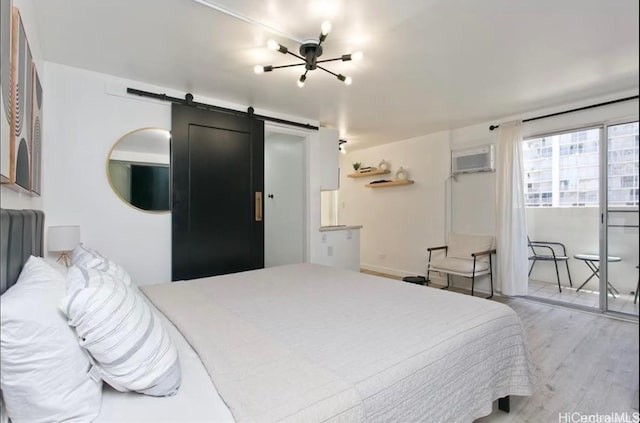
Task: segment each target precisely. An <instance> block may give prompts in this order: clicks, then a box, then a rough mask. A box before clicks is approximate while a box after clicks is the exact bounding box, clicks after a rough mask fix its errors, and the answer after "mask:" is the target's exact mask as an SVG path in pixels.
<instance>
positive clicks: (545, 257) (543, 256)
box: [529, 254, 569, 261]
mask: <svg viewBox="0 0 640 423" xmlns="http://www.w3.org/2000/svg"><path fill="white" fill-rule="evenodd" d="M529 260H558V261H563V260H569V257H567V256H556V257H555V258H554V257H553V256H552V255H549V254H536V255H534V256H530V257H529Z"/></svg>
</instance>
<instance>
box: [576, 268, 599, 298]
mask: <svg viewBox="0 0 640 423" xmlns="http://www.w3.org/2000/svg"><path fill="white" fill-rule="evenodd" d="M585 263H587V267H588V268H589V269H590V270H591V272H592V274H591V276H589V277H588V278H587V280H586V281H584V282H583V283H582V285H580V286H579V287H578V289H576V292H578V291H580V290H581V289H582V288H583V287H584V286H585V285H586V284H588V283H589V281H590V280H591V279H593V277H594V276H598V275H597V271H598V270H597V269H596V270H594V269H593V268H592V267H591V265H590V264H589V263H590V262H589V261H586V260H585Z"/></svg>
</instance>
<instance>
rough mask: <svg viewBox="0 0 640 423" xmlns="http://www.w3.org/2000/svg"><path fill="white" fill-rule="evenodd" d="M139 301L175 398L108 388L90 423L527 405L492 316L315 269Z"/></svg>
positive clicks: (165, 286)
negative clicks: (164, 358) (161, 339)
mask: <svg viewBox="0 0 640 423" xmlns="http://www.w3.org/2000/svg"><path fill="white" fill-rule="evenodd" d="M3 219H4V218H3ZM3 222H4V220H3ZM35 223H37V222H35ZM40 224H41V223H40ZM3 225H4V223H3ZM40 231H41V229H40ZM22 232H23V233H25V231H24V230H23V231H22ZM3 233H4V231H3ZM3 238H4V235H3ZM3 242H5V241H4V240H3ZM7 247H8V250H7V251H9V254H10V255H11V252H10V251H11V248H12V247H11V245H7ZM40 248H41V247H40ZM20 249H21V250H24V245H22V244H21V247H20ZM3 250H4V249H3ZM36 250H37V249H36ZM34 252H36V253H37V252H38V251H35V250H34ZM40 252H41V249H40ZM12 260H15V258H13V259H12ZM18 261H19V260H18ZM3 263H5V258H4V257H3ZM4 269H5V267H4V264H3V278H4V277H5V276H4ZM159 282H160V281H159ZM7 284H10V280H9V281H7ZM141 290H142V291H143V293H144V294H145V295H146V297H147V298H148V299H149V301H150V302H151V303H152V304H153V306H154V307H155V308H156V309H157V310H158V312H159V313H161V315H162V319H163V321H164V322H165V324H166V326H167V327H168V330H169V332H170V334H171V336H172V338H173V339H174V341H175V343H176V346H177V349H178V351H179V357H180V362H181V367H182V376H183V378H182V386H181V388H180V390H179V392H178V394H177V395H175V396H174V397H168V398H154V397H148V396H143V395H139V394H134V393H127V394H123V393H120V392H116V391H113V390H111V389H110V388H108V387H105V388H104V393H103V400H102V410H101V412H100V416H99V417H98V419H97V420H96V421H97V422H114V421H131V422H134V421H135V422H139V421H140V422H141V421H194V422H195V421H216V422H238V423H240V422H263V421H264V422H270V421H274V422H275V421H290V422H299V421H304V422H306V421H316V422H319V421H323V422H324V421H327V422H360V421H366V422H377V421H403V422H410V421H423V422H424V421H429V422H440V421H442V422H445V421H446V422H471V421H473V420H474V419H476V418H478V417H481V416H484V415H488V414H489V413H491V410H492V403H493V402H494V401H495V400H498V399H501V398H502V401H501V408H503V409H505V408H507V409H508V401H507V400H506V399H507V398H508V396H509V395H530V394H531V392H532V388H533V380H534V375H533V368H534V366H533V364H532V363H531V360H530V358H529V352H528V347H527V343H526V336H525V333H524V330H523V328H522V324H521V322H520V320H519V318H518V316H517V315H516V314H515V312H514V311H513V310H511V309H510V308H509V307H507V306H505V305H503V304H500V303H497V302H492V301H487V300H484V299H479V298H474V297H470V296H466V295H460V294H456V293H452V292H448V291H442V290H438V289H433V288H429V287H423V286H417V285H413V284H403V283H399V282H397V281H392V280H389V279H385V278H379V277H374V276H369V275H364V274H360V273H356V272H348V271H342V270H337V269H334V268H329V267H325V266H320V265H314V264H299V265H292V266H282V267H274V268H268V269H261V270H255V271H249V272H242V273H236V274H231V275H223V276H216V277H211V278H202V279H196V280H191V281H183V282H174V283H159V284H157V285H150V286H144V287H141Z"/></svg>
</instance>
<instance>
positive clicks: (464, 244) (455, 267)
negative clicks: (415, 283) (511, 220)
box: [426, 233, 496, 299]
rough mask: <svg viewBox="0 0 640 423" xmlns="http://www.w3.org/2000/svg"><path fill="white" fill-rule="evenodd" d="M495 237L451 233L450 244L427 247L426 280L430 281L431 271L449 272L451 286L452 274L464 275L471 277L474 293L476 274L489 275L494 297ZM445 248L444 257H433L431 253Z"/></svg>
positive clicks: (448, 282) (448, 281) (472, 291)
mask: <svg viewBox="0 0 640 423" xmlns="http://www.w3.org/2000/svg"><path fill="white" fill-rule="evenodd" d="M494 242H495V240H494V238H493V236H491V235H466V234H454V233H452V234H449V245H443V246H441V247H433V248H427V251H428V252H429V261H428V264H427V275H426V280H427V283H428V282H429V274H430V272H441V273H446V274H447V286H446V288H449V286H450V279H449V276H450V275H457V276H463V277H465V278H470V279H471V295H473V294H474V288H475V282H476V276H483V275H489V281H490V284H491V295H489V296H488V297H486V298H487V299H488V298H491V297H493V266H492V261H491V255H492V254H495V253H496V250H495V249H494V248H493V245H494ZM438 250H444V257H441V258H433V259H432V257H431V253H432V252H434V251H438Z"/></svg>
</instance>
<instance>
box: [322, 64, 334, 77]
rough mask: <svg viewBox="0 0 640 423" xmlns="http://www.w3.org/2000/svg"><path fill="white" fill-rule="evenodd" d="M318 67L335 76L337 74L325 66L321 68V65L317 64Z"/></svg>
mask: <svg viewBox="0 0 640 423" xmlns="http://www.w3.org/2000/svg"><path fill="white" fill-rule="evenodd" d="M318 69H322V70H323V71H325V72H328V73H330V74H331V75H333V76H335V77H336V78H337V77H338V74H337V73H335V72H331V71H330V70H329V69H327V68H323V67H322V66H318Z"/></svg>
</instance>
